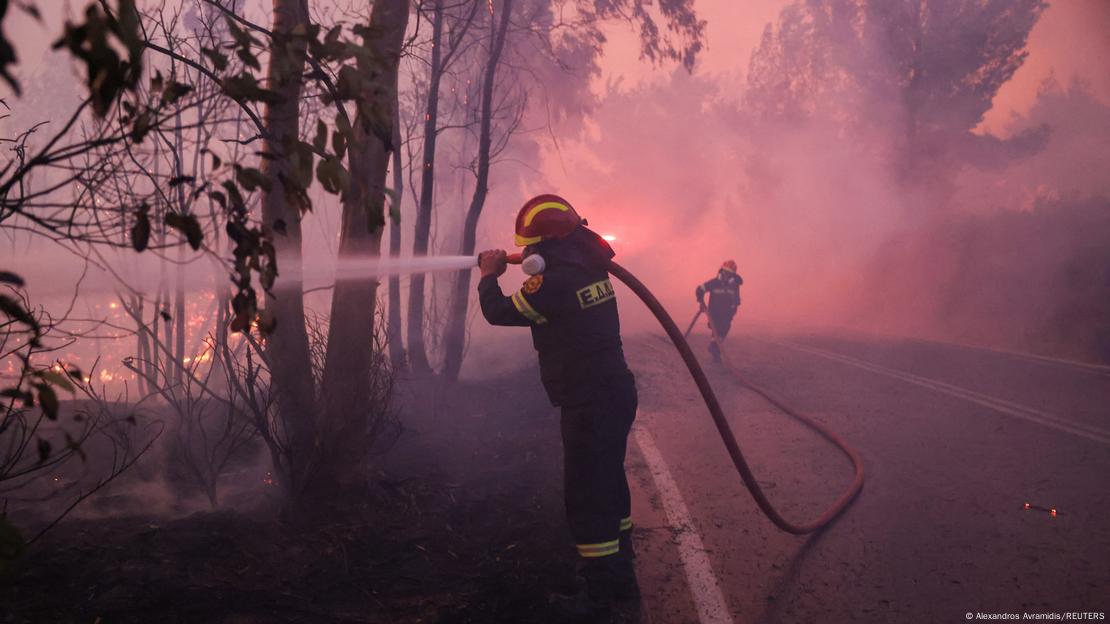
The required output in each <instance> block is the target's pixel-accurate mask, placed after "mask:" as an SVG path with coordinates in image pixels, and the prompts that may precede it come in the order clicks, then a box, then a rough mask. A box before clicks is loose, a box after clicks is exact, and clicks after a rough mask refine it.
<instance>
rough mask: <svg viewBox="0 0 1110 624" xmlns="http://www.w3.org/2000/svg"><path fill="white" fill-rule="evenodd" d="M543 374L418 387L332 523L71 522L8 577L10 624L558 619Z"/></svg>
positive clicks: (5, 600) (407, 393) (555, 515)
mask: <svg viewBox="0 0 1110 624" xmlns="http://www.w3.org/2000/svg"><path fill="white" fill-rule="evenodd" d="M537 378H538V374H537V372H536V371H535V370H534V369H532V368H525V369H524V370H521V371H518V372H517V373H516V374H514V375H511V376H506V377H502V378H500V379H498V380H495V381H488V382H484V383H482V384H480V385H478V386H477V387H476V386H475V385H473V384H463V385H461V386H459V387H456V388H453V389H450V390H440V391H439V392H427V391H426V388H425V387H424V386H423V385H421V386H419V387H417V386H415V385H412V384H410V385H408V386H403V387H402V389H401V392H402V398H401V401H402V403H404V404H406V405H407V407H408V408H409V409H411V410H413V411H414V412H417V411H418V412H419V413H421V414H423V417H422V418H415V417H414V418H411V419H409V421H408V425H407V426H408V430H407V431H406V432H405V433H404V434H402V436H401V438H400V440H399V441H398V443H397V445H396V447H395V448H394V449H393V450H392V451H391V452H390V453H389V455H388V456H387V460H383V461H382V462H380V465H379V467H380V472H379V474H378V478H377V479H376V482H375V491H374V493H373V496H372V497H371V498H370V499H368V500H367V501H366V502H364V503H362V504H359V505H358V506H357V508H356V509H355V510H353V511H352V512H351V513H350V514H349V515H348V516H346V517H344V518H336V519H334V521H330V522H325V523H324V524H323V525H322V526H318V527H314V528H311V529H304V528H290V527H286V526H284V525H282V524H280V523H279V522H277V521H275V520H274V519H273V515H272V513H269V512H267V511H266V510H263V509H260V510H257V511H255V512H254V513H250V512H241V511H230V510H222V511H215V512H202V513H196V514H192V515H189V516H186V517H182V518H178V519H172V520H167V519H165V518H161V517H148V516H143V515H132V516H127V517H118V518H111V519H95V520H90V519H76V520H69V521H67V522H65V523H63V524H62V525H60V526H59V527H58V528H56V529H55V530H54V531H53V532H52V533H50V534H48V536H47V537H46V538H44V539H43V540H42V541H41V542H40V543H38V544H36V545H35V546H34V547H33V548H32V550H31V551H30V552H28V553H27V554H26V556H25V557H24V558H23V560H22V561H21V563H20V565H19V567H18V569H17V570H16V571H15V572H14V573H13V574H12V575H11V576H10V577H9V578H7V579H5V580H4V582H3V585H2V586H0V604H3V605H4V607H3V612H2V613H0V622H5V623H6V622H20V623H22V622H28V623H30V622H34V623H38V622H59V623H61V622H75V623H76V622H83V623H84V622H87V623H92V622H97V621H100V622H104V623H105V624H107V623H114V622H153V621H158V622H168V623H169V622H181V623H186V622H189V623H192V622H226V623H229V624H231V623H235V624H245V623H249V622H352V623H354V622H443V623H448V622H519V621H539V622H542V621H546V620H547V618H546V617H544V616H542V613H543V610H542V609H541V610H540V611H537V605H539V606H545V605H546V603H547V595H548V592H549V591H552V590H558V589H560V588H561V587H562V585H561V584H562V583H565V582H566V581H567V579H568V578H569V576H570V571H571V570H572V569H573V562H574V559H573V556H574V555H573V553H574V551H573V547H572V545H571V542H570V539H569V535H568V533H567V529H566V526H565V523H564V522H563V519H562V516H563V514H562V497H561V489H560V475H561V472H560V471H561V458H560V455H559V453H560V451H559V447H558V439H559V437H558V421H557V420H556V418H555V414H554V412H553V409H552V408H551V406H550V405H548V404H547V402H546V400H545V399H544V397H543V394H542V389H541V388H540V386H539V383H538V380H537ZM491 396H496V397H499V399H500V400H498V401H489V400H488V397H491Z"/></svg>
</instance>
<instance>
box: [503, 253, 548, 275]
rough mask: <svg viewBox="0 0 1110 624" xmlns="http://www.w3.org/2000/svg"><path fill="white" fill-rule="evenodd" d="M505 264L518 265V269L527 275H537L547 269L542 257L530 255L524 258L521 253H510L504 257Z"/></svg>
mask: <svg viewBox="0 0 1110 624" xmlns="http://www.w3.org/2000/svg"><path fill="white" fill-rule="evenodd" d="M505 262H507V263H509V264H519V265H520V269H521V270H522V271H524V272H525V273H526V274H528V275H539V274H540V273H543V270H544V269H545V268H547V263H546V262H544V260H543V256H541V255H539V254H532V255H530V256H528V257H527V258H525V257H524V254H522V253H511V254H509V255H508V256H506V257H505Z"/></svg>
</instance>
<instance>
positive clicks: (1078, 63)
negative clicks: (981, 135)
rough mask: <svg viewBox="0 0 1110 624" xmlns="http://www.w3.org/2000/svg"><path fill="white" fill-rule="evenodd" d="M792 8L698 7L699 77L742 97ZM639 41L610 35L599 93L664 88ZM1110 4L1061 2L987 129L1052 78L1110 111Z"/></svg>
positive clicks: (709, 1) (729, 0)
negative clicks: (769, 37) (703, 35)
mask: <svg viewBox="0 0 1110 624" xmlns="http://www.w3.org/2000/svg"><path fill="white" fill-rule="evenodd" d="M787 4H789V2H787V1H786V0H742V1H738V0H698V1H697V4H696V7H697V11H698V13H699V15H700V16H701V17H702V19H704V20H706V21H707V22H708V26H707V38H708V47H707V50H706V51H705V52H704V54H703V56H702V58H701V59H700V60H699V62H698V67H697V71H698V72H699V73H702V74H706V75H711V76H715V77H717V78H718V79H719V80H720V81H721V83H722V86H726V85H727V86H732V87H733V88H734V90H735V91H737V92H738V91H739V89H740V87H741V86H742V85H743V81H744V78H745V74H746V71H747V66H748V60H749V58H750V57H751V53H752V50H753V49H754V48H755V47H756V46H757V45H758V44H759V38H760V36H761V35H762V33H763V28H764V26H766V24H767V23H769V22H775V21H777V19H778V14H779V11H781V10H782V8H783V7H784V6H786V5H787ZM638 45H639V44H638V41H637V40H636V35H635V33H633V32H631V31H630V30H629V29H627V28H624V27H620V26H615V27H613V28H612V29H611V30H610V41H609V47H608V48H607V50H606V56H605V59H604V61H603V63H602V71H603V74H602V78H601V80H600V81H599V85H598V89H599V92H602V93H603V92H604V90H605V89H606V88H609V87H610V85H612V86H615V87H616V88H621V87H630V86H634V85H635V84H637V83H639V82H642V81H648V80H658V79H661V76H663V75H665V72H660V71H658V70H657V69H656V68H653V67H651V66H650V65H648V64H646V63H644V62H643V61H641V60H640V59H639V58H638V56H639V55H638V52H639V48H638ZM1108 58H1110V0H1056V1H1055V2H1051V3H1050V4H1049V8H1048V9H1047V10H1046V11H1045V12H1044V15H1043V16H1042V17H1041V20H1040V22H1038V24H1037V25H1036V27H1034V29H1033V32H1032V34H1031V35H1030V39H1029V57H1028V58H1027V59H1026V62H1025V64H1024V65H1023V66H1022V67H1021V69H1019V70H1018V71H1017V73H1016V74H1015V75H1014V77H1013V79H1012V80H1011V81H1010V82H1009V83H1008V84H1007V85H1006V86H1004V87H1003V88H1002V89H1001V91H1000V92H999V93H998V96H997V97H996V99H995V104H994V108H993V109H991V111H990V112H989V113H988V114H987V117H986V119H985V120H984V122H983V125H982V126H981V129H983V130H986V131H990V132H995V133H998V132H1003V131H1004V129H1005V127H1006V125H1007V123H1008V122H1009V121H1010V119H1011V118H1012V116H1013V115H1014V114H1023V113H1025V112H1026V111H1028V110H1029V107H1030V106H1032V104H1033V101H1034V100H1035V98H1036V94H1037V90H1038V89H1039V88H1040V86H1041V84H1042V83H1043V82H1044V81H1045V80H1046V79H1048V78H1050V77H1055V78H1056V80H1058V81H1060V82H1061V83H1065V84H1066V83H1068V82H1070V81H1071V80H1073V79H1080V80H1083V81H1086V82H1087V83H1089V84H1090V86H1091V89H1092V91H1093V92H1094V93H1095V94H1097V95H1098V96H1099V97H1100V98H1101V99H1102V101H1103V102H1106V103H1110V71H1107V68H1106V63H1105V60H1106V59H1108Z"/></svg>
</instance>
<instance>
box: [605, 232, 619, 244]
mask: <svg viewBox="0 0 1110 624" xmlns="http://www.w3.org/2000/svg"><path fill="white" fill-rule="evenodd" d="M601 238H604V239H605V240H607V241H609V242H610V243H611V242H613V241H615V240H617V237H616V236H613V235H612V234H602V235H601Z"/></svg>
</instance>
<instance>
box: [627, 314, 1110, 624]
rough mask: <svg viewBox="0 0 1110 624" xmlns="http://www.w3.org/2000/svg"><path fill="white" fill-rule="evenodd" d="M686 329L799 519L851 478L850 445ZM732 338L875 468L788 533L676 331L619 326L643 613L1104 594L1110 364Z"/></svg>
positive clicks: (1067, 603) (954, 614) (743, 613)
mask: <svg viewBox="0 0 1110 624" xmlns="http://www.w3.org/2000/svg"><path fill="white" fill-rule="evenodd" d="M693 342H694V346H695V351H696V352H697V353H698V354H699V356H700V357H702V361H703V364H704V365H705V366H706V369H707V372H708V374H709V377H710V381H711V382H712V383H713V386H714V388H715V389H717V391H718V393H719V395H720V398H721V401H722V404H723V406H724V407H725V410H726V412H728V414H729V419H730V423H731V425H732V426H733V428H734V430H735V431H736V432H737V436H738V438H739V442H740V446H741V448H742V449H743V450H744V452H745V454H746V456H747V457H748V461H749V463H750V464H751V465H752V467H753V470H754V471H755V473H756V475H757V477H758V478H759V480H760V481H761V482H762V483H763V484H764V487H765V488H766V489H767V491H768V495H769V496H770V498H771V499H772V502H773V503H774V504H775V505H776V506H777V507H778V508H779V509H780V510H781V511H782V513H783V514H784V515H785V516H786V517H787V518H789V519H792V520H794V521H801V520H808V519H810V518H813V517H815V516H816V515H817V514H818V513H819V512H820V511H822V510H823V508H824V507H825V506H826V505H828V504H829V503H831V502H832V500H833V499H834V497H835V496H836V495H837V493H838V492H839V491H841V490H842V489H843V488H845V487H846V486H847V485H848V484H849V482H850V480H851V476H852V471H851V466H850V464H849V462H848V461H847V459H846V458H845V457H844V456H843V455H842V454H840V452H839V451H837V450H836V449H835V448H834V447H832V446H830V445H829V444H828V443H827V442H826V441H824V440H823V439H821V438H820V437H818V436H817V435H816V434H814V433H813V432H811V431H810V430H808V429H806V428H805V427H804V426H802V425H800V424H799V423H797V422H796V421H793V420H792V419H790V418H789V417H788V416H785V415H783V414H781V413H779V412H778V411H777V410H775V409H774V408H773V407H772V406H770V405H768V404H767V403H766V402H765V401H764V400H762V399H761V398H760V397H759V396H757V395H756V394H754V393H752V392H751V391H750V390H747V389H744V388H743V387H741V386H740V385H738V384H737V383H736V382H735V381H734V380H733V379H732V378H731V377H730V376H729V373H728V372H727V371H726V370H725V369H724V368H723V367H721V366H720V365H715V364H713V363H712V361H711V360H710V359H709V357H708V355H707V354H706V351H705V349H706V344H707V342H706V339H705V338H704V337H697V336H695V338H694V341H693ZM727 350H728V353H729V354H730V356H731V361H732V363H733V364H734V365H735V366H736V367H737V368H739V369H740V370H742V371H743V372H744V374H745V375H747V376H748V377H749V378H750V379H751V380H752V381H753V382H754V383H756V384H759V385H760V386H762V387H763V388H765V389H766V390H768V391H770V392H772V393H774V394H775V395H776V396H777V397H779V398H780V399H781V400H782V401H783V402H785V403H787V404H789V405H791V406H792V407H794V408H795V409H797V410H799V411H802V412H804V413H806V414H808V415H810V416H813V417H816V418H817V419H819V420H820V421H822V422H824V423H826V424H827V425H828V426H830V427H831V428H832V429H833V430H834V431H836V432H837V433H839V434H840V435H841V436H842V437H843V438H845V439H846V440H847V441H848V443H849V444H851V445H853V446H854V447H855V448H856V449H857V450H858V451H859V452H860V454H861V455H862V457H863V461H864V465H865V469H866V472H867V481H866V483H865V484H864V488H863V492H862V493H861V495H860V497H859V498H858V499H857V500H856V502H855V503H854V504H853V505H852V507H851V508H850V509H849V510H848V511H847V512H846V513H845V514H844V515H843V516H842V517H841V518H840V519H839V520H838V521H837V522H836V523H835V524H834V525H833V526H832V527H831V528H829V529H828V530H826V531H824V532H823V533H821V534H818V535H815V536H810V537H798V536H793V535H789V534H786V533H783V532H781V531H779V530H778V529H776V528H775V527H774V526H773V525H772V524H771V523H770V522H769V521H768V520H767V519H766V518H764V517H763V516H762V515H761V513H760V512H759V510H758V509H757V508H756V506H755V504H754V502H753V501H752V499H751V497H750V496H749V494H748V493H747V491H746V490H745V489H744V488H743V486H742V484H741V482H740V480H739V477H738V476H737V474H736V472H735V470H734V469H733V467H732V464H731V462H730V460H729V457H728V455H727V454H726V452H725V450H724V446H723V445H722V444H721V442H720V439H719V437H718V434H717V432H716V429H715V427H714V426H713V423H712V420H711V419H710V417H709V415H708V413H707V411H706V410H705V408H704V406H703V404H702V403H701V400H700V398H699V397H698V394H697V391H696V389H695V387H694V385H693V383H692V382H691V381H690V378H689V375H688V374H686V373H685V370H684V368H682V364H681V361H680V360H679V359H678V357H677V355H676V354H675V351H674V349H673V348H672V347H671V346H670V345H669V344H668V343H667V342H665V340H664V339H663V338H662V337H661V336H660V337H643V338H634V339H632V340H630V341H628V345H627V351H628V359H629V362H630V364H631V365H632V367H633V369H634V370H635V372H636V374H637V378H638V385H639V388H640V394H641V402H640V413H639V416H638V420H637V426H636V429H635V431H634V433H633V440H634V443H633V444H631V445H630V454H629V460H628V467H629V471H630V474H631V477H632V482H633V487H634V490H635V492H634V493H635V496H636V503H635V507H634V517H635V519H636V522H637V530H636V537H637V544H638V550H639V557H638V564H637V565H638V570H639V574H640V576H641V584H642V585H643V586H644V589H645V595H646V598H645V605H644V606H645V615H646V617H645V620H646V621H649V622H666V623H671V622H700V623H714V624H716V623H728V622H738V623H739V622H766V623H771V622H857V621H858V622H963V621H968V619H967V616H968V615H969V614H971V615H972V621H977V620H976V619H975V618H976V616H977V614H984V615H989V614H996V613H1016V614H1018V616H1019V617H1022V615H1023V614H1025V613H1050V614H1052V613H1059V614H1061V617H1065V616H1066V614H1067V613H1095V614H1099V613H1101V614H1106V613H1107V612H1110V368H1105V367H1097V366H1084V365H1079V364H1073V363H1069V362H1064V361H1051V360H1047V359H1039V358H1033V357H1025V356H1021V355H1017V354H1009V353H1002V352H994V351H988V350H984V349H975V348H968V347H962V346H956V345H946V344H939V343H930V342H923V341H910V340H897V339H889V338H882V339H880V338H866V337H860V336H848V335H781V334H771V333H758V334H746V335H745V334H742V332H738V333H737V335H734V336H733V337H731V338H730V339H729V341H728V344H727ZM1025 503H1030V504H1031V506H1032V507H1033V508H1032V509H1029V510H1026V509H1024V508H1023V507H1024V504H1025ZM1038 506H1039V507H1044V508H1046V509H1047V508H1055V509H1056V510H1057V515H1056V516H1052V515H1051V514H1050V513H1048V512H1047V511H1039V510H1037V509H1036V507H1038ZM1073 617H1074V616H1073ZM1081 617H1090V616H1081ZM1105 617H1106V616H1105V615H1103V618H1105ZM1095 619H1096V621H1097V620H1098V618H1097V615H1096V617H1095Z"/></svg>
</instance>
